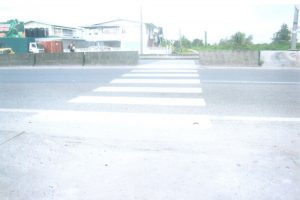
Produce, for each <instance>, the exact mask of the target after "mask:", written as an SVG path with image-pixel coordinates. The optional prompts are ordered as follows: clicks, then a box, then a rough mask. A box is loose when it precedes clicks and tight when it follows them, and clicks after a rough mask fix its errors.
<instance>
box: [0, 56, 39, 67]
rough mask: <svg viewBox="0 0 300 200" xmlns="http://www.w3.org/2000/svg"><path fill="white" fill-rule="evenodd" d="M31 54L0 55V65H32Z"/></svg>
mask: <svg viewBox="0 0 300 200" xmlns="http://www.w3.org/2000/svg"><path fill="white" fill-rule="evenodd" d="M33 65H34V55H33V54H27V53H26V54H12V55H0V66H33Z"/></svg>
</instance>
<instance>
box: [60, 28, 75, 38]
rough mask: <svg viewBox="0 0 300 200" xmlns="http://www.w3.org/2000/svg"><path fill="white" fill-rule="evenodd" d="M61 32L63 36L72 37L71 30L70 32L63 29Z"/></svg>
mask: <svg viewBox="0 0 300 200" xmlns="http://www.w3.org/2000/svg"><path fill="white" fill-rule="evenodd" d="M62 32H63V36H66V37H73V35H74V34H73V30H70V29H63V30H62Z"/></svg>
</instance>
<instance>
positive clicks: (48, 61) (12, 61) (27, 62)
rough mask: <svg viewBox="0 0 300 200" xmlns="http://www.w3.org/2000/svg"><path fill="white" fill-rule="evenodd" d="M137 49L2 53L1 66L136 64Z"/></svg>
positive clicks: (137, 58)
mask: <svg viewBox="0 0 300 200" xmlns="http://www.w3.org/2000/svg"><path fill="white" fill-rule="evenodd" d="M138 60H139V55H138V52H137V51H117V52H89V53H43V54H14V55H0V66H34V65H36V66H54V65H55V66H60V65H77V66H82V65H135V64H137V63H138Z"/></svg>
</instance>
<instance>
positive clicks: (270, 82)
mask: <svg viewBox="0 0 300 200" xmlns="http://www.w3.org/2000/svg"><path fill="white" fill-rule="evenodd" d="M202 83H212V84H213V83H217V84H295V85H297V84H300V82H293V81H292V82H288V81H287V82H285V81H226V80H215V81H208V80H207V81H205V80H204V81H203V80H202Z"/></svg>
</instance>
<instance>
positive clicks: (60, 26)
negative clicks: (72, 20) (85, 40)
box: [24, 21, 78, 29]
mask: <svg viewBox="0 0 300 200" xmlns="http://www.w3.org/2000/svg"><path fill="white" fill-rule="evenodd" d="M30 23H39V24H44V25H48V26H55V27H59V28H65V29H78V28H75V27H70V26H62V25H55V24H50V23H45V22H40V21H28V22H25V23H24V24H25V25H26V24H30Z"/></svg>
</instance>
